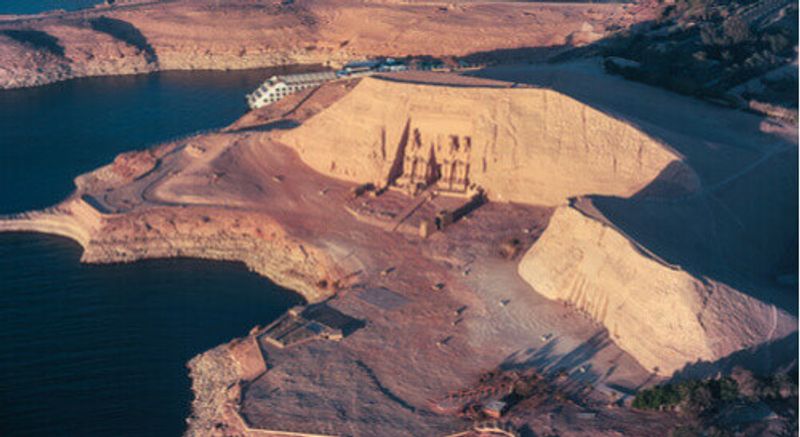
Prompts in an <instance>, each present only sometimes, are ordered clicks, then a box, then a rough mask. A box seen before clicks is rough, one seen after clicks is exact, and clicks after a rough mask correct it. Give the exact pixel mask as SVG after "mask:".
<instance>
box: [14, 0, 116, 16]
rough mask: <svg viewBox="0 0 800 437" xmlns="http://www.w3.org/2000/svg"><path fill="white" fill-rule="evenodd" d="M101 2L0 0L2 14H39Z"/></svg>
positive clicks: (90, 0)
mask: <svg viewBox="0 0 800 437" xmlns="http://www.w3.org/2000/svg"><path fill="white" fill-rule="evenodd" d="M100 3H103V0H0V14H38V13H39V12H44V11H50V10H53V9H64V10H65V11H74V10H77V9H83V8H89V7H92V6H94V5H96V4H100Z"/></svg>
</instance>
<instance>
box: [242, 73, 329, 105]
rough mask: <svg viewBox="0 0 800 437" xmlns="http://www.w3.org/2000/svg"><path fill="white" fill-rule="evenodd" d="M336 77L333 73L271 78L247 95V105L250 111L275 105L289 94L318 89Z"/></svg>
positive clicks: (288, 75)
mask: <svg viewBox="0 0 800 437" xmlns="http://www.w3.org/2000/svg"><path fill="white" fill-rule="evenodd" d="M336 77H337V76H336V72H334V71H325V72H319V73H301V74H287V75H281V76H272V77H270V78H269V79H267V80H266V81H264V83H262V84H261V86H260V87H258V89H256V90H255V91H253V92H252V93H250V94H248V95H247V104H248V105H249V106H250V108H252V109H257V108H261V107H264V106H267V105H270V104H272V103H275V102H277V101H278V100H281V99H283V98H284V97H286V96H288V95H289V94H294V93H296V92H298V91H302V90H304V89H308V88H314V87H318V86H320V85H322V84H323V83H325V82H328V81H331V80H334V79H336Z"/></svg>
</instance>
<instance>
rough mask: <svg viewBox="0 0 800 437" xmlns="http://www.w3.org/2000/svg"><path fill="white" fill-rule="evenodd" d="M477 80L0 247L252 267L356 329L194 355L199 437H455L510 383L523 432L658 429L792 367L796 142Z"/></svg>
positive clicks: (163, 159) (533, 79)
mask: <svg viewBox="0 0 800 437" xmlns="http://www.w3.org/2000/svg"><path fill="white" fill-rule="evenodd" d="M376 7H378V6H376ZM521 7H522V6H521ZM525 7H527V6H525ZM531 7H536V6H531ZM343 13H345V12H343ZM478 75H480V76H484V78H478V77H466V76H456V75H450V74H436V73H419V72H414V73H398V74H393V75H385V76H378V77H370V78H364V79H361V80H342V81H336V82H331V83H329V84H326V85H324V86H323V87H321V88H319V89H317V90H314V91H310V92H305V93H303V94H297V95H293V96H290V97H289V98H287V99H285V100H283V101H281V102H279V103H278V104H276V105H273V106H271V107H267V108H265V109H262V110H258V111H254V112H251V113H249V114H247V115H245V116H244V117H242V118H241V119H240V120H239V121H237V122H236V123H235V124H234V125H232V126H230V127H228V128H226V129H224V130H222V131H219V132H216V133H212V134H207V135H202V136H194V137H190V138H186V139H183V140H180V141H177V142H173V143H168V144H163V145H159V146H157V147H155V148H153V149H150V150H146V151H141V152H132V153H128V154H124V155H121V156H119V157H118V158H117V159H116V160H115V161H114V162H113V163H111V164H109V165H108V166H106V167H103V168H100V169H98V170H96V171H94V172H91V173H88V174H85V175H82V176H80V177H78V178H77V179H76V185H77V189H76V191H75V193H74V194H73V195H72V196H71V197H70V198H69V199H67V200H65V201H64V202H63V203H61V204H59V205H57V206H54V207H52V208H50V209H47V210H44V211H33V212H28V213H23V214H18V215H15V216H13V217H5V218H4V219H3V220H2V221H0V230H5V231H14V230H32V231H40V232H49V233H56V234H61V235H66V236H69V237H71V238H74V239H75V240H77V241H78V242H80V243H81V244H82V245H83V247H84V253H83V261H86V262H128V261H134V260H137V259H142V258H152V257H170V256H191V257H201V258H213V259H227V260H239V261H242V262H244V263H246V264H247V265H248V266H249V267H250V268H252V269H253V270H255V271H257V272H259V273H261V274H263V275H266V276H269V277H270V278H271V279H273V280H274V281H275V282H277V283H278V284H280V285H283V286H286V287H289V288H291V289H293V290H296V291H297V292H298V293H301V294H302V295H303V296H304V297H305V298H306V299H307V300H308V301H309V302H310V303H315V302H324V305H325V307H326V308H327V309H329V310H331V311H333V312H334V313H336V314H340V315H344V316H346V318H349V319H352V320H357V321H358V322H359V323H357V328H355V329H353V330H352V331H350V332H346V333H345V336H344V338H343V339H341V341H338V342H336V341H329V340H324V339H318V340H316V341H308V342H301V343H298V344H291V345H289V346H287V347H284V348H281V347H278V346H276V345H275V344H274V343H273V342H270V341H266V340H265V336H266V334H265V329H264V328H262V327H255V328H254V329H253V331H252V332H251V333H250V334H249V335H247V336H246V337H243V338H242V339H238V340H235V341H233V342H231V343H230V344H227V345H221V346H219V347H217V348H215V349H213V350H211V351H208V352H207V353H204V354H202V355H200V356H198V357H196V358H194V359H193V360H192V361H191V363H190V369H191V375H192V378H193V389H194V391H195V395H196V399H195V402H194V404H193V414H192V417H191V418H190V420H189V430H188V434H189V435H257V436H261V435H284V434H280V433H279V432H277V431H286V432H296V433H301V434H297V435H305V434H308V435H356V436H393V435H420V436H422V435H426V436H427V435H431V436H433V435H447V434H449V433H454V432H459V431H464V430H466V429H468V428H469V426H470V423H469V422H468V421H465V420H464V419H463V418H461V417H458V415H457V414H454V413H453V411H452V409H448V406H452V404H453V403H456V404H457V403H458V402H462V401H465V399H466V398H469V397H470V396H473V397H475V396H480V394H476V393H480V387H481V384H485V383H486V378H487V376H486V375H487V373H486V372H488V371H495V372H509V371H512V370H513V371H516V372H526V371H530V370H535V371H536V372H538V373H539V374H541V375H543V376H544V378H545V381H546V383H547V384H548V387H549V388H548V390H549V391H548V393H551V394H553V393H555V394H556V395H554V396H548V397H546V398H542V399H539V400H537V401H535V402H534V401H533V400H528V401H526V402H527V403H525V402H523V403H522V404H520V405H518V406H516V407H514V408H513V409H512V410H511V411H510V412H509V413H508V414H507V416H506V417H505V419H506V420H508V421H509V422H510V423H512V424H513V426H514V427H515V428H517V429H520V430H522V431H523V433H524V432H535V435H547V433H548V432H558V433H559V435H619V433H622V434H624V435H666V432H667V430H668V429H669V428H670V426H671V423H670V419H669V416H668V415H667V416H665V415H657V416H652V417H651V416H648V413H644V412H638V411H635V410H631V409H629V408H625V407H614V408H611V407H608V406H609V405H615V402H616V401H618V400H620V397H624V396H625V395H626V393H630V392H631V391H633V390H636V389H637V388H640V387H642V386H644V385H646V384H650V383H653V382H656V381H662V380H664V379H666V378H671V377H677V378H680V377H683V376H709V375H713V374H715V373H716V372H718V371H720V370H729V369H730V368H731V367H732V366H734V365H746V366H749V367H758V366H761V367H762V368H767V369H768V368H772V367H777V366H779V365H781V364H783V363H785V362H786V360H790V359H792V358H793V357H795V356H796V353H797V349H796V347H797V346H796V331H797V319H796V314H797V302H796V299H795V295H794V291H793V286H792V285H791V283H792V282H794V283H795V284H796V280H797V276H796V270H793V269H794V267H795V265H796V258H793V256H794V255H793V254H794V253H796V240H797V238H796V237H797V235H796V223H797V215H796V214H797V192H796V190H797V186H796V184H794V183H793V181H795V180H796V178H797V168H796V166H794V165H792V163H793V162H796V159H797V144H796V143H795V142H794V140H793V139H792V136H791V135H786V134H785V133H784V132H786V131H787V130H786V129H785V128H783V127H781V126H779V125H775V124H774V123H772V122H770V121H767V120H763V119H760V118H758V117H756V116H754V115H749V114H745V113H741V112H735V111H732V110H726V109H719V108H714V107H710V106H708V105H706V104H703V103H699V102H697V101H693V100H690V99H688V98H684V97H678V96H675V95H672V94H669V93H667V92H662V91H659V90H656V89H653V88H649V87H646V86H643V85H638V84H633V83H629V82H625V81H623V80H621V79H617V78H613V77H609V76H606V75H604V74H602V73H601V72H600V71H599V68H598V67H597V66H596V65H594V64H593V63H576V64H565V65H558V66H535V65H533V66H520V67H503V68H495V69H488V70H484V71H481V72H480V73H478ZM362 184H371V185H372V186H374V189H373V190H372V191H369V190H366V191H365V192H363V193H361V190H358V189H357V187H359V186H362V187H363V185H362ZM425 184H428V188H425V187H424V185H425ZM418 186H419V187H421V191H420V192H417V193H414V191H415V188H416V187H418ZM791 187H794V188H793V189H794V192H793V193H789V194H786V191H787V190H788V191H792V188H791ZM479 190H483V192H484V193H485V196H486V197H487V198H488V203H486V204H483V205H481V206H479V207H478V208H477V209H474V210H471V211H470V212H469V214H467V215H465V216H464V217H462V218H461V219H460V220H457V221H455V222H454V223H452V224H450V225H449V226H446V227H444V229H443V230H442V231H435V230H434V231H433V232H432V233H431V234H430V235H429V236H428V237H427V238H422V237H421V236H420V234H419V232H418V229H419V228H420V227H421V226H426V224H430V223H431V222H430V220H432V219H433V218H434V217H435V216H436V214H437V212H439V211H441V210H448V211H456V210H457V208H458V207H459V206H460V205H462V204H464V203H465V202H468V199H469V198H470V196H471V195H473V194H474V193H477V192H479ZM354 193H357V194H360V195H356V194H354ZM781 193H783V194H781ZM424 223H425V224H424ZM787 283H788V284H789V285H787ZM243 334H244V333H243ZM269 430H272V431H269ZM276 430H277V431H276ZM303 433H304V434H303Z"/></svg>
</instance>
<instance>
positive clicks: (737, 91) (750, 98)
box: [597, 0, 798, 122]
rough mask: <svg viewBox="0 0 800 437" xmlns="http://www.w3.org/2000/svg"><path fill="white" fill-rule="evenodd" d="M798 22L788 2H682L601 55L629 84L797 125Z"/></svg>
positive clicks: (607, 44)
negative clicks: (642, 84)
mask: <svg viewBox="0 0 800 437" xmlns="http://www.w3.org/2000/svg"><path fill="white" fill-rule="evenodd" d="M797 22H798V21H797V3H796V2H791V1H779V0H761V1H742V2H717V1H693V0H679V1H676V2H673V3H672V4H670V5H666V4H665V5H664V8H663V10H662V12H661V14H660V15H659V17H658V18H657V19H655V20H652V21H649V22H646V23H641V24H640V25H638V26H634V27H632V28H630V29H626V30H625V31H624V32H620V33H619V34H617V35H614V36H612V37H610V38H608V39H606V40H604V41H599V42H598V43H597V49H598V50H597V51H599V53H601V54H603V55H604V56H605V57H606V68H607V69H608V70H609V71H611V72H614V73H618V74H621V75H623V76H625V77H627V78H630V79H633V80H639V81H643V82H646V83H649V84H653V85H656V86H663V87H666V88H668V89H671V90H673V91H677V92H679V93H683V94H688V95H693V96H698V97H701V98H705V99H707V100H710V101H714V102H717V103H722V104H725V105H729V106H733V107H737V108H740V109H746V110H750V111H754V112H759V113H763V114H768V115H770V116H773V117H776V118H783V119H787V120H793V121H794V122H796V121H797V83H798V82H797V37H798V33H797V29H798V28H797Z"/></svg>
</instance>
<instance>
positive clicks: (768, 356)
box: [672, 332, 798, 381]
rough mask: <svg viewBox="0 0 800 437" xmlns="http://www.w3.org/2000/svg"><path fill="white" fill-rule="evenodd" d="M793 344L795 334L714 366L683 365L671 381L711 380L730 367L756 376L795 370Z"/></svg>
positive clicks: (728, 371) (706, 363)
mask: <svg viewBox="0 0 800 437" xmlns="http://www.w3.org/2000/svg"><path fill="white" fill-rule="evenodd" d="M797 342H798V336H797V332H793V333H791V334H789V335H787V336H786V337H783V338H781V339H778V340H774V341H771V342H768V343H763V344H760V345H758V346H756V347H753V348H750V349H745V350H741V351H738V352H734V353H732V354H730V355H728V356H727V357H724V358H721V359H719V360H717V361H714V362H707V361H700V362H697V363H693V364H687V365H686V367H684V368H683V369H681V370H680V371H678V372H676V373H675V375H673V377H672V381H680V380H686V379H705V378H712V377H714V376H716V375H717V374H718V373H720V372H721V373H723V374H729V373H730V372H731V370H733V368H734V367H742V368H745V369H748V370H750V371H752V372H753V373H756V374H761V375H768V374H771V373H773V372H774V371H775V369H781V368H789V367H791V366H792V365H795V366H796V364H797V353H798V343H797ZM795 369H797V367H795Z"/></svg>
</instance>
